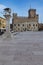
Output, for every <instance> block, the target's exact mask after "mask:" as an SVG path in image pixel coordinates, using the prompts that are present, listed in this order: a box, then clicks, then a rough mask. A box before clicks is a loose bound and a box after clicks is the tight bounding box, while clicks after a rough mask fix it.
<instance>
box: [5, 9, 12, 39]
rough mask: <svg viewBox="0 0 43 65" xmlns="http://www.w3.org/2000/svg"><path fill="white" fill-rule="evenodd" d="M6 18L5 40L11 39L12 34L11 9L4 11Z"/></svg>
mask: <svg viewBox="0 0 43 65" xmlns="http://www.w3.org/2000/svg"><path fill="white" fill-rule="evenodd" d="M4 17H5V18H6V33H5V38H11V33H10V18H11V9H10V8H5V9H4Z"/></svg>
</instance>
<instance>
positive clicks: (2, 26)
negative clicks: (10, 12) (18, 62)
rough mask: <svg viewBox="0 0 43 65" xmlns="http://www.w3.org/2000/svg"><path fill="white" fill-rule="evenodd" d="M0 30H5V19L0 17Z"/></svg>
mask: <svg viewBox="0 0 43 65" xmlns="http://www.w3.org/2000/svg"><path fill="white" fill-rule="evenodd" d="M0 30H1V31H2V30H6V19H4V18H2V17H0Z"/></svg>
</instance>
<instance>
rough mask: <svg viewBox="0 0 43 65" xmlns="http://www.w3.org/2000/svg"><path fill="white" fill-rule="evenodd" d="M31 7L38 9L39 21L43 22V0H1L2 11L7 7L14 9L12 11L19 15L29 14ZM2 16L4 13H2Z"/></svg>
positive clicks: (0, 8)
mask: <svg viewBox="0 0 43 65" xmlns="http://www.w3.org/2000/svg"><path fill="white" fill-rule="evenodd" d="M30 5H31V8H34V9H36V11H37V14H39V22H40V23H43V0H0V12H1V11H2V9H4V8H5V7H9V8H11V9H12V12H15V13H17V14H18V16H28V10H29V9H30ZM0 16H2V14H1V13H0Z"/></svg>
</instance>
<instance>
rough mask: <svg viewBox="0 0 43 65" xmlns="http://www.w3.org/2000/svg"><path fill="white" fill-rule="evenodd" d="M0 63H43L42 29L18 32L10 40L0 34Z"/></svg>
mask: <svg viewBox="0 0 43 65" xmlns="http://www.w3.org/2000/svg"><path fill="white" fill-rule="evenodd" d="M0 65H43V31H42V32H33V31H29V32H18V34H16V35H14V34H13V38H12V40H3V39H2V38H1V36H0Z"/></svg>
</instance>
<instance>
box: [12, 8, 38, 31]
mask: <svg viewBox="0 0 43 65" xmlns="http://www.w3.org/2000/svg"><path fill="white" fill-rule="evenodd" d="M38 20H39V16H38V14H36V9H29V11H28V17H21V16H17V13H13V19H12V25H13V31H15V32H19V31H38Z"/></svg>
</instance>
